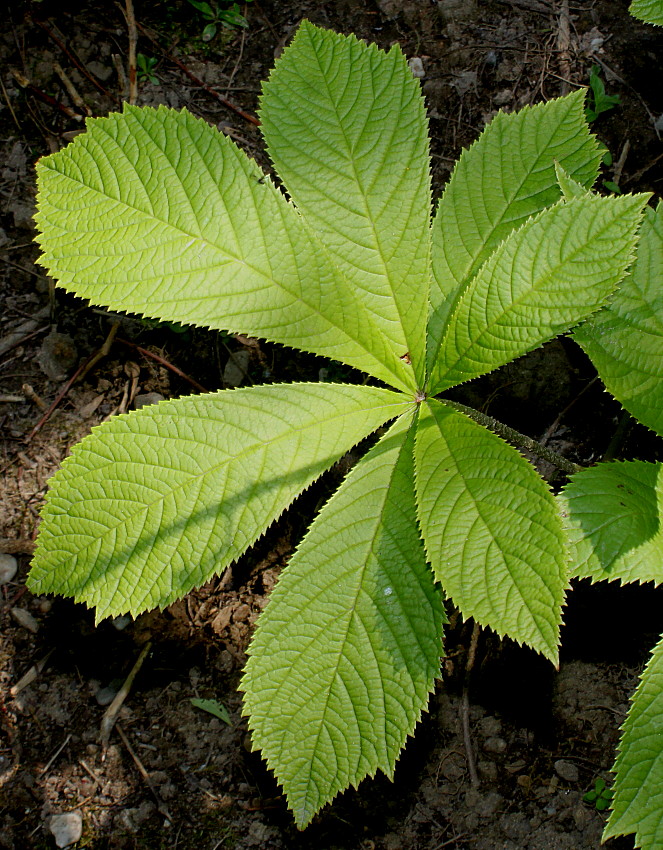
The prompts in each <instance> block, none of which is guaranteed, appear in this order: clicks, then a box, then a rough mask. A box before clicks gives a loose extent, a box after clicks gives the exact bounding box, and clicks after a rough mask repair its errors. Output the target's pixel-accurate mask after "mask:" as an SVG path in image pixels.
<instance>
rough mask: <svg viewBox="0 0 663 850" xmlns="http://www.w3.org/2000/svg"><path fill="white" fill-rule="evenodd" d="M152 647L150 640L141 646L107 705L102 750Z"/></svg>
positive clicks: (103, 725)
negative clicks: (134, 660)
mask: <svg viewBox="0 0 663 850" xmlns="http://www.w3.org/2000/svg"><path fill="white" fill-rule="evenodd" d="M151 648H152V641H149V640H148V642H147V643H146V644H145V646H144V647H143V649H142V651H141V653H140V655H139V656H138V659H137V661H136V663H135V664H134V666H133V667H132V668H131V670H130V672H129V675H128V676H127V678H126V679H125V680H124V684H123V685H122V687H121V688H120V690H119V691H118V692H117V694H116V695H115V699H114V700H113V702H112V703H111V704H110V705H109V706H108V708H107V709H106V712H105V714H104V716H103V719H102V721H101V736H100V737H101V746H102V749H103V750H107V749H108V742H109V741H110V735H111V732H112V731H113V727H114V726H115V724H116V721H117V716H118V714H119V713H120V709H121V708H122V706H123V705H124V701H125V699H126V698H127V697H128V696H129V691H130V690H131V686H132V685H133V683H134V679H135V678H136V676H137V674H138V671H139V670H140V668H141V667H142V666H143V662H144V661H145V659H146V658H147V654H148V652H149V651H150V649H151Z"/></svg>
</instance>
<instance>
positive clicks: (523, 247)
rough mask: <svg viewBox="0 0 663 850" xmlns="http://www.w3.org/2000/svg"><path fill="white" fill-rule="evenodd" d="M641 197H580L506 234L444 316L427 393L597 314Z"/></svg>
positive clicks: (621, 265)
mask: <svg viewBox="0 0 663 850" xmlns="http://www.w3.org/2000/svg"><path fill="white" fill-rule="evenodd" d="M646 200H647V196H646V195H624V196H622V197H619V198H602V197H599V196H598V195H586V196H585V197H581V198H572V199H570V200H568V201H563V202H560V203H558V204H556V205H555V206H554V207H551V208H550V209H547V210H544V212H542V213H541V214H540V215H539V216H537V217H536V218H534V219H531V220H530V221H529V222H528V223H527V224H525V225H523V227H521V228H520V229H519V230H517V231H516V232H515V233H512V234H511V235H510V236H509V237H508V238H507V239H506V240H505V241H504V242H503V243H502V244H501V245H500V246H499V247H498V248H497V250H496V251H495V252H494V254H493V255H492V256H491V257H490V259H489V260H488V261H487V262H486V263H485V264H484V266H483V267H482V268H481V270H480V271H479V272H478V274H477V275H476V276H475V277H474V279H473V280H472V281H471V282H470V283H469V284H468V286H467V287H466V289H465V292H464V293H463V295H462V297H461V299H460V301H459V303H458V306H457V308H456V310H455V312H454V313H453V315H452V316H451V317H450V319H449V323H448V326H447V330H446V333H445V337H444V339H443V340H442V344H441V347H440V352H439V355H438V359H437V361H436V362H435V365H434V368H433V373H432V377H431V393H436V392H439V391H441V390H444V389H447V388H448V387H452V386H454V385H455V384H459V383H462V382H463V381H467V380H469V379H471V378H475V377H477V376H478V375H483V374H485V373H486V372H490V371H492V370H493V369H496V368H497V367H498V366H502V365H504V364H505V363H508V362H509V361H511V360H513V359H514V358H515V357H519V356H520V355H521V354H525V353H527V352H528V351H531V350H532V349H533V348H536V347H537V346H539V345H541V344H542V343H544V342H546V341H547V340H549V339H552V338H553V337H555V336H557V334H559V333H562V332H564V331H566V330H569V328H571V327H573V325H576V324H577V323H578V322H580V321H581V320H582V319H585V318H587V316H589V315H590V314H591V313H593V312H595V311H596V310H598V309H599V308H600V307H601V306H602V305H603V304H604V303H605V301H606V299H607V297H608V296H609V295H610V294H611V293H612V292H613V291H614V289H615V287H616V286H617V284H618V283H619V281H620V280H621V279H622V277H623V276H624V273H625V271H626V269H627V267H628V265H629V264H630V262H631V261H632V259H633V249H634V246H635V240H636V235H635V234H636V230H637V227H638V224H639V223H640V220H641V216H642V207H643V206H644V204H645V202H646Z"/></svg>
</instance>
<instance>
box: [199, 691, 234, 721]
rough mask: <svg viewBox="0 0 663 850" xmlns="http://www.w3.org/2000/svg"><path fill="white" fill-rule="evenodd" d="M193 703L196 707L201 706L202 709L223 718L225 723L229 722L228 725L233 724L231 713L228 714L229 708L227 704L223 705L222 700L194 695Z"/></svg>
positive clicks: (220, 718)
mask: <svg viewBox="0 0 663 850" xmlns="http://www.w3.org/2000/svg"><path fill="white" fill-rule="evenodd" d="M191 705H192V706H193V707H194V708H199V709H200V710H201V711H206V712H207V713H208V714H211V715H212V716H213V717H217V718H218V719H219V720H222V721H223V722H224V723H227V724H228V726H232V720H231V719H230V715H229V714H228V709H227V708H226V707H225V705H222V704H221V703H220V702H218V700H215V699H200V698H198V697H192V698H191Z"/></svg>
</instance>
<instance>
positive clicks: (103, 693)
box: [94, 685, 118, 705]
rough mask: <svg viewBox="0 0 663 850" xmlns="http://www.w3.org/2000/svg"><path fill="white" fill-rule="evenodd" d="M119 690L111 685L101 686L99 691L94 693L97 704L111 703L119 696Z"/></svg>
mask: <svg viewBox="0 0 663 850" xmlns="http://www.w3.org/2000/svg"><path fill="white" fill-rule="evenodd" d="M117 691H118V689H117V688H114V687H112V686H111V685H109V686H108V687H107V688H99V690H98V691H97V693H96V694H95V695H94V698H95V699H96V701H97V705H110V704H111V703H112V702H113V700H114V699H115V697H116V696H117Z"/></svg>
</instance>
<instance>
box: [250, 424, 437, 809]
mask: <svg viewBox="0 0 663 850" xmlns="http://www.w3.org/2000/svg"><path fill="white" fill-rule="evenodd" d="M411 421H412V420H411V417H410V416H407V417H402V418H401V419H400V420H399V421H398V422H396V423H395V424H394V425H393V426H392V428H391V429H390V430H389V432H388V433H387V434H386V435H385V436H384V437H383V438H382V439H381V440H380V442H379V443H378V444H377V445H376V446H375V447H374V448H373V449H372V450H371V451H370V452H369V453H368V455H366V456H365V457H364V458H363V459H362V460H360V461H359V463H358V464H357V466H356V467H355V468H354V469H353V470H352V472H351V473H350V475H349V476H348V478H347V479H346V481H345V482H344V483H343V484H342V485H341V487H340V489H339V490H338V492H337V493H336V494H335V495H334V496H332V498H331V499H330V500H329V502H328V503H327V504H326V505H325V507H324V508H323V509H322V511H321V512H320V514H319V516H318V517H317V518H316V520H315V521H314V523H313V525H312V526H311V529H310V531H309V533H308V535H307V537H306V538H305V540H304V541H303V543H302V544H301V545H300V547H299V549H298V550H297V552H296V553H295V555H294V556H293V558H292V559H291V561H290V563H289V565H288V567H287V568H286V569H285V570H284V572H283V574H282V575H281V578H280V579H279V583H278V585H277V586H276V589H275V590H274V592H273V594H272V597H271V599H270V601H269V604H268V605H267V608H266V610H265V612H264V614H263V615H262V616H261V618H260V625H259V627H258V629H257V631H256V634H255V637H254V639H253V642H252V644H251V647H250V650H249V652H250V658H249V661H248V664H247V667H246V674H245V677H244V679H243V683H242V687H243V689H244V691H245V692H246V696H245V701H244V704H245V709H246V712H247V713H248V714H249V726H250V728H251V730H252V736H253V743H254V746H256V747H259V748H260V749H262V751H263V754H264V756H265V758H266V760H267V763H268V765H269V766H270V767H271V768H272V770H274V772H275V774H276V776H277V779H278V780H279V782H280V783H281V785H282V786H283V788H284V790H285V793H286V795H287V797H288V803H289V805H290V807H291V809H292V810H293V813H294V816H295V820H296V821H297V823H298V824H299V825H300V826H305V825H306V824H307V823H308V822H309V821H310V820H311V818H312V817H313V815H314V814H315V812H316V811H318V809H319V808H320V807H321V806H322V805H324V804H325V803H326V802H328V801H329V800H331V799H332V798H333V797H334V796H335V795H336V794H337V793H338V792H339V791H341V790H343V789H344V788H346V787H347V786H348V785H357V784H358V783H359V781H360V780H361V779H363V778H364V777H365V776H366V775H369V774H370V775H373V774H374V773H375V771H376V770H377V769H378V768H379V769H380V770H383V771H384V772H385V773H387V774H388V775H389V776H391V775H392V774H393V771H394V765H395V762H396V759H397V757H398V754H399V752H400V750H401V748H402V746H403V744H404V743H405V740H406V738H407V736H408V735H409V734H411V733H412V731H413V729H414V726H415V724H416V722H417V720H418V719H419V716H420V715H421V712H422V710H423V709H424V708H425V706H426V703H427V701H428V694H429V692H430V691H431V690H432V688H433V683H434V679H435V677H436V676H437V675H438V673H439V662H440V655H441V652H442V648H441V632H442V622H443V610H442V599H441V595H440V593H439V591H438V590H437V589H436V587H435V584H434V582H433V576H432V573H431V571H430V569H429V567H428V565H427V564H426V559H425V556H424V551H423V546H422V543H421V538H420V536H419V531H418V528H417V521H416V515H415V503H414V492H413V481H412V475H413V459H412V450H413V442H414V440H413V429H412V427H411Z"/></svg>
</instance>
